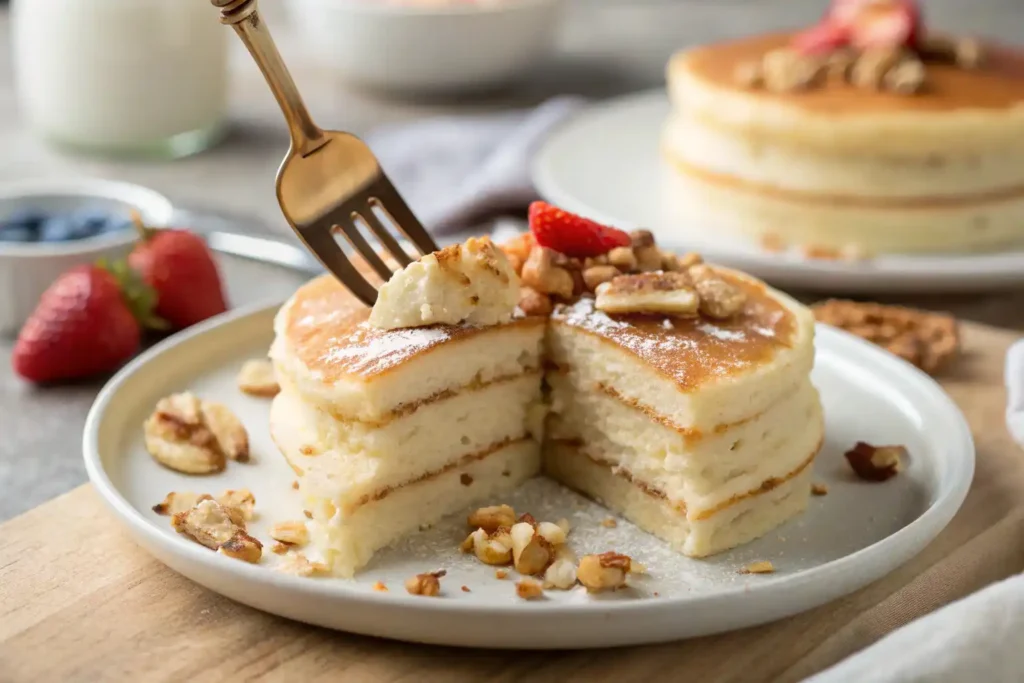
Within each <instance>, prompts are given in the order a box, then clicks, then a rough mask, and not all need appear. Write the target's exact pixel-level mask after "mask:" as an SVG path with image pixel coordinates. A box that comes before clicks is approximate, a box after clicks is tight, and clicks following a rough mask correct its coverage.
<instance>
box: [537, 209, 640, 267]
mask: <svg viewBox="0 0 1024 683" xmlns="http://www.w3.org/2000/svg"><path fill="white" fill-rule="evenodd" d="M530 231H531V232H532V233H533V237H534V239H536V240H537V244H539V245H541V246H542V247H547V248H548V249H554V250H555V251H558V252H561V253H563V254H565V255H566V256H579V257H587V256H599V255H601V254H606V253H608V252H609V251H611V250H612V249H614V248H615V247H628V246H629V245H630V243H631V240H630V238H629V235H628V234H626V233H625V232H623V231H622V230H618V229H616V228H609V227H608V226H606V225H601V224H600V223H596V222H594V221H592V220H590V219H589V218H584V217H583V216H577V215H576V214H573V213H569V212H568V211H563V210H562V209H559V208H558V207H555V206H551V205H550V204H548V203H547V202H534V203H532V204H530Z"/></svg>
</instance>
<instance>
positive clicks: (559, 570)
mask: <svg viewBox="0 0 1024 683" xmlns="http://www.w3.org/2000/svg"><path fill="white" fill-rule="evenodd" d="M575 585H576V556H575V554H574V553H573V552H572V550H571V549H569V548H568V547H567V546H564V545H563V546H559V547H558V548H556V549H555V560H554V562H552V563H551V564H550V565H548V568H547V569H545V570H544V587H545V588H555V589H557V590H569V589H570V588H572V587H573V586H575Z"/></svg>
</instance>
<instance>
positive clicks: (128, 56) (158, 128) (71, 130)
mask: <svg viewBox="0 0 1024 683" xmlns="http://www.w3.org/2000/svg"><path fill="white" fill-rule="evenodd" d="M11 10H12V25H13V36H12V39H13V42H14V50H13V55H14V66H15V77H16V80H17V91H18V98H19V101H20V106H21V112H22V116H23V117H24V120H25V122H26V123H27V124H28V125H29V126H30V127H32V128H33V129H34V130H36V131H38V132H39V133H40V134H41V135H42V136H43V137H45V138H46V139H47V140H49V141H51V142H53V143H55V144H57V145H58V146H61V147H68V148H73V149H76V150H82V151H87V152H95V153H100V154H112V155H129V156H155V157H165V158H175V157H180V156H186V155H188V154H192V153H195V152H198V151H200V150H203V149H205V148H207V147H209V146H210V145H212V144H213V143H215V142H216V141H217V140H218V139H219V138H220V137H221V134H222V132H223V131H224V128H225V120H226V111H227V81H228V52H227V50H228V48H227V41H228V38H229V34H230V33H231V32H230V31H229V30H227V28H226V27H224V26H223V25H221V24H220V22H219V21H218V20H217V17H218V15H217V11H216V9H215V8H214V7H213V6H211V4H210V0H13V1H12V8H11Z"/></svg>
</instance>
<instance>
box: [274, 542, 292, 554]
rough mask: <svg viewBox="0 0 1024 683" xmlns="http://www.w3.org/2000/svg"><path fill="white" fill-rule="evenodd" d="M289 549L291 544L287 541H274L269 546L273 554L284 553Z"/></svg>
mask: <svg viewBox="0 0 1024 683" xmlns="http://www.w3.org/2000/svg"><path fill="white" fill-rule="evenodd" d="M291 549H292V546H291V545H290V544H288V543H275V544H274V545H272V546H270V552H272V553H274V554H275V555H284V554H285V553H287V552H288V551H289V550H291Z"/></svg>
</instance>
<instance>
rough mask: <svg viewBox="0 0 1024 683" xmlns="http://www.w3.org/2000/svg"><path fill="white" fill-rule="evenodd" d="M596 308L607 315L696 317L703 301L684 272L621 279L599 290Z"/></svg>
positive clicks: (622, 277) (599, 287)
mask: <svg viewBox="0 0 1024 683" xmlns="http://www.w3.org/2000/svg"><path fill="white" fill-rule="evenodd" d="M596 294H597V297H596V300H595V302H594V306H595V308H597V309H598V310H599V311H604V312H605V313H666V314H669V315H679V316H693V315H696V314H697V310H698V308H699V306H700V297H699V296H698V295H697V291H696V290H695V289H694V288H693V285H692V282H691V281H690V278H689V276H688V275H687V274H686V273H683V272H671V273H661V272H658V273H641V274H638V275H620V276H619V277H617V278H615V279H614V280H612V281H611V282H605V283H603V284H601V285H599V286H598V287H597V290H596Z"/></svg>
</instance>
